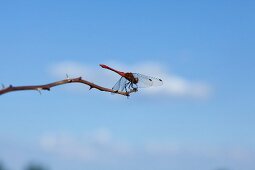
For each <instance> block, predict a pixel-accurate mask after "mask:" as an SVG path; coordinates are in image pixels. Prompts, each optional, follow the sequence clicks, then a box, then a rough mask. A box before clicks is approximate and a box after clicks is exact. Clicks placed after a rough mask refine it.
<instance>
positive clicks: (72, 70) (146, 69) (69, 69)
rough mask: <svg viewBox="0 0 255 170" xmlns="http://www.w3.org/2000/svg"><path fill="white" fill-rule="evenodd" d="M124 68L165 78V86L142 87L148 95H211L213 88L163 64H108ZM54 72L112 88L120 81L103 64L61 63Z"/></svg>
mask: <svg viewBox="0 0 255 170" xmlns="http://www.w3.org/2000/svg"><path fill="white" fill-rule="evenodd" d="M106 64H108V65H110V66H112V67H115V68H117V69H119V70H123V71H131V72H138V73H141V74H144V75H149V76H152V77H159V78H161V79H162V80H163V83H164V84H163V86H159V87H151V88H144V89H142V91H143V93H142V94H145V95H158V96H175V97H184V98H187V97H188V98H201V99H204V98H208V97H209V96H210V94H211V91H212V90H211V89H212V88H211V87H210V85H208V84H207V83H202V82H200V81H192V80H189V79H188V78H184V77H181V76H178V75H176V74H174V73H170V72H169V71H168V70H167V69H165V67H164V66H162V65H160V64H156V63H145V64H137V65H124V64H120V63H117V62H108V63H106ZM50 73H51V75H53V76H55V77H57V78H64V77H65V75H66V74H68V75H69V76H70V77H76V76H82V77H83V78H85V79H87V80H89V81H92V82H95V83H98V84H100V85H103V86H106V87H111V86H113V85H114V84H115V82H116V81H117V80H118V78H119V76H118V75H116V74H113V73H112V72H110V71H106V70H103V69H102V68H100V66H98V65H95V66H89V65H83V64H80V63H76V62H61V63H58V64H55V65H53V66H52V67H51V69H50Z"/></svg>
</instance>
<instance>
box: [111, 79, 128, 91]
mask: <svg viewBox="0 0 255 170" xmlns="http://www.w3.org/2000/svg"><path fill="white" fill-rule="evenodd" d="M127 82H128V80H127V79H126V78H125V77H121V78H120V79H119V80H118V81H117V83H116V84H115V85H114V86H113V88H112V90H114V91H124V89H125V86H126V84H127Z"/></svg>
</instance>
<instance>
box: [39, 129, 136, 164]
mask: <svg viewBox="0 0 255 170" xmlns="http://www.w3.org/2000/svg"><path fill="white" fill-rule="evenodd" d="M39 144H40V146H41V147H42V149H43V150H44V151H46V152H49V153H51V154H54V155H57V156H59V157H62V158H65V159H75V160H80V161H83V162H96V161H99V160H100V161H101V162H112V161H114V159H112V158H125V157H128V156H130V154H131V153H132V152H131V150H130V148H129V146H128V145H126V144H125V143H124V142H121V141H118V140H116V139H113V138H112V135H111V132H110V131H109V130H108V129H105V128H101V129H98V130H95V131H93V132H91V133H90V134H89V135H83V136H75V135H71V134H67V133H65V134H59V133H55V134H54V133H50V134H44V135H42V136H41V138H40V141H39Z"/></svg>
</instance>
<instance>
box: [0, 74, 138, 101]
mask: <svg viewBox="0 0 255 170" xmlns="http://www.w3.org/2000/svg"><path fill="white" fill-rule="evenodd" d="M68 83H82V84H85V85H88V86H89V89H90V90H91V89H93V88H94V89H98V90H100V91H105V92H111V93H116V94H120V95H124V96H129V95H130V93H133V92H136V91H137V89H133V90H131V91H128V92H121V91H114V90H112V89H109V88H105V87H102V86H99V85H96V84H94V83H91V82H89V81H87V80H84V79H82V78H81V77H78V78H72V79H71V78H68V77H67V79H64V80H60V81H56V82H53V83H49V84H44V85H33V86H12V85H9V86H8V87H4V86H3V87H4V88H3V89H1V90H0V95H2V94H5V93H9V92H13V91H22V90H36V91H39V92H40V91H41V90H48V91H50V89H51V88H52V87H55V86H59V85H63V84H68Z"/></svg>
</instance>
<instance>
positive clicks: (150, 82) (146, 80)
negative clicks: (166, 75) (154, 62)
mask: <svg viewBox="0 0 255 170" xmlns="http://www.w3.org/2000/svg"><path fill="white" fill-rule="evenodd" d="M100 66H101V67H102V68H104V69H108V70H111V71H113V72H115V73H117V74H118V75H120V76H121V78H120V79H119V80H118V81H117V83H116V84H115V85H114V86H113V87H112V90H114V91H115V92H118V91H119V92H129V91H137V90H138V88H146V87H151V86H161V85H163V81H162V80H161V79H159V78H156V77H150V76H146V75H143V74H140V73H131V72H122V71H119V70H116V69H113V68H111V67H109V66H107V65H105V64H100Z"/></svg>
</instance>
